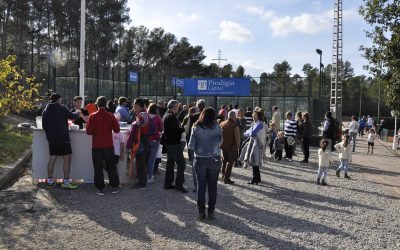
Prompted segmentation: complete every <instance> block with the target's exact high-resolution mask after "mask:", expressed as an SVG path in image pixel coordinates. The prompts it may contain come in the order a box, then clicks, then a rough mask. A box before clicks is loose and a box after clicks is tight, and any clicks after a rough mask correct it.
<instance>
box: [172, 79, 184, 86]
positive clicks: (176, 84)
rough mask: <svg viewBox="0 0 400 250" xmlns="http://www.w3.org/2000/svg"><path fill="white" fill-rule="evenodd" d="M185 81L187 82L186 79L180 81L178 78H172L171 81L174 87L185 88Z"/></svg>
mask: <svg viewBox="0 0 400 250" xmlns="http://www.w3.org/2000/svg"><path fill="white" fill-rule="evenodd" d="M184 81H185V79H178V78H175V77H172V79H171V84H172V87H177V88H183V86H184V84H185V82H184Z"/></svg>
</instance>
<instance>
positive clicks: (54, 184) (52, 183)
mask: <svg viewBox="0 0 400 250" xmlns="http://www.w3.org/2000/svg"><path fill="white" fill-rule="evenodd" d="M46 188H49V189H51V188H58V185H57V183H55V182H51V183H46Z"/></svg>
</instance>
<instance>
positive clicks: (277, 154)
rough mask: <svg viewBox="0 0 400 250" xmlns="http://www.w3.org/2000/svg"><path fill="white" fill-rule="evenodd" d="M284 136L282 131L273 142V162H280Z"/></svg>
mask: <svg viewBox="0 0 400 250" xmlns="http://www.w3.org/2000/svg"><path fill="white" fill-rule="evenodd" d="M284 135H285V133H284V132H283V131H280V132H279V133H278V136H277V137H276V138H275V140H274V149H275V160H278V161H280V160H282V151H283V144H284Z"/></svg>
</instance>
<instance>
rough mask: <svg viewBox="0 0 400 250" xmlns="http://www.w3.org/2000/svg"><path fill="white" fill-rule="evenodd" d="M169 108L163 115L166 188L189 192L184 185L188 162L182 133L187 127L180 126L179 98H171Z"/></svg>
mask: <svg viewBox="0 0 400 250" xmlns="http://www.w3.org/2000/svg"><path fill="white" fill-rule="evenodd" d="M167 108H168V110H167V112H166V113H165V115H164V117H163V124H164V135H163V136H164V142H165V144H164V146H165V147H166V148H167V164H166V168H165V182H164V189H174V188H176V190H178V191H180V192H182V193H187V190H186V188H185V187H184V186H183V183H184V182H185V165H186V162H185V158H184V157H183V150H182V148H181V138H182V133H183V132H184V131H185V129H184V128H181V127H180V126H179V121H178V118H177V114H178V110H179V102H178V101H177V100H170V101H169V102H168V105H167ZM175 163H176V164H177V171H176V178H175V185H173V184H172V183H173V182H174V168H175Z"/></svg>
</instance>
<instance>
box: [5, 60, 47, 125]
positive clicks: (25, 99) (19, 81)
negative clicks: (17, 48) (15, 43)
mask: <svg viewBox="0 0 400 250" xmlns="http://www.w3.org/2000/svg"><path fill="white" fill-rule="evenodd" d="M15 61H16V56H8V57H7V58H6V59H4V60H0V119H1V118H3V117H4V116H6V115H8V114H9V113H11V112H20V111H22V110H28V109H33V108H34V107H35V104H36V103H38V102H39V101H40V96H39V88H40V84H39V83H37V82H36V81H35V78H34V77H27V76H26V74H25V73H24V72H23V71H22V70H20V69H19V68H18V67H17V66H16V65H15Z"/></svg>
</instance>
